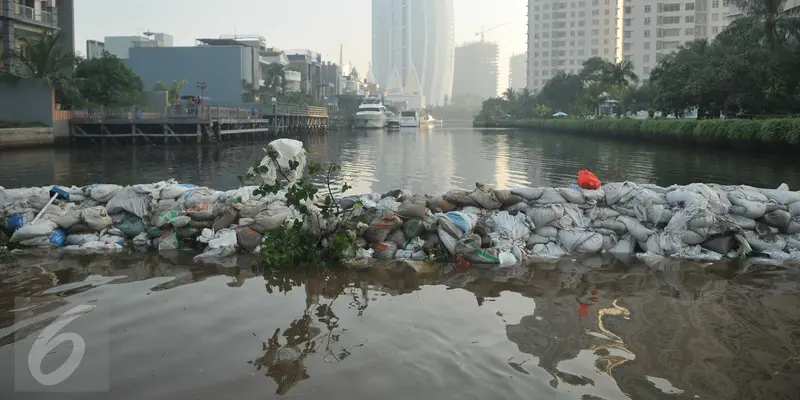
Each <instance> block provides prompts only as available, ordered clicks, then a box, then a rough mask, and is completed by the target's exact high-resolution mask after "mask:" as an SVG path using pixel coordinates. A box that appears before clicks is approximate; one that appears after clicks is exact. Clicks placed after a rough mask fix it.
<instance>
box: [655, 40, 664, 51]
mask: <svg viewBox="0 0 800 400" xmlns="http://www.w3.org/2000/svg"><path fill="white" fill-rule="evenodd" d="M662 44H663V42H660V41H659V42H656V50H661V46H662Z"/></svg>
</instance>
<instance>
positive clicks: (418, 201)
mask: <svg viewBox="0 0 800 400" xmlns="http://www.w3.org/2000/svg"><path fill="white" fill-rule="evenodd" d="M426 211H427V206H426V201H425V197H423V196H413V197H409V198H407V199H405V200H404V201H403V202H402V203H401V204H400V206H399V207H398V208H397V215H399V216H401V217H403V218H425V212H426Z"/></svg>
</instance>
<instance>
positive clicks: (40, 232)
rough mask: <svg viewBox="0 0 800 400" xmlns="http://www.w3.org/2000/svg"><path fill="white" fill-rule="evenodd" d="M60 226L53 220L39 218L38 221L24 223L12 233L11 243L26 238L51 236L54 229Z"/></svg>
mask: <svg viewBox="0 0 800 400" xmlns="http://www.w3.org/2000/svg"><path fill="white" fill-rule="evenodd" d="M56 228H58V225H56V223H55V222H53V221H43V220H39V221H36V223H33V224H28V225H24V226H22V227H21V228H19V229H17V230H16V231H14V233H13V234H12V235H11V239H9V242H11V243H18V242H22V241H25V240H30V239H34V238H38V237H45V238H47V237H50V235H51V234H53V231H54V230H56Z"/></svg>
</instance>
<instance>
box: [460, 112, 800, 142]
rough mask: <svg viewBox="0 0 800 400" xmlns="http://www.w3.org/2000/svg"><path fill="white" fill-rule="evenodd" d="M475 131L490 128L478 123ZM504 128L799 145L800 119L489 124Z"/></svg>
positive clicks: (680, 139)
mask: <svg viewBox="0 0 800 400" xmlns="http://www.w3.org/2000/svg"><path fill="white" fill-rule="evenodd" d="M473 125H474V126H476V127H484V126H487V125H486V123H485V121H480V120H477V119H476V120H475V121H474V122H473ZM489 126H496V127H503V128H520V129H537V130H546V131H558V132H570V133H580V134H590V135H591V134H595V135H597V134H599V135H604V136H611V137H628V138H637V139H662V140H676V139H677V140H679V141H688V142H718V143H720V142H726V143H730V142H745V143H754V142H760V143H772V144H781V143H788V144H793V145H796V144H800V119H795V118H774V119H760V120H743V119H710V120H695V119H626V118H604V119H525V120H507V121H497V123H490V124H489Z"/></svg>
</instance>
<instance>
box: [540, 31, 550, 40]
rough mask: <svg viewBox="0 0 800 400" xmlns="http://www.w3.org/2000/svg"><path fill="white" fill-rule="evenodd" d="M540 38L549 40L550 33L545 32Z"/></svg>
mask: <svg viewBox="0 0 800 400" xmlns="http://www.w3.org/2000/svg"><path fill="white" fill-rule="evenodd" d="M542 37H543V38H545V39H549V38H550V33H548V32H545V33H543V34H542Z"/></svg>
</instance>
